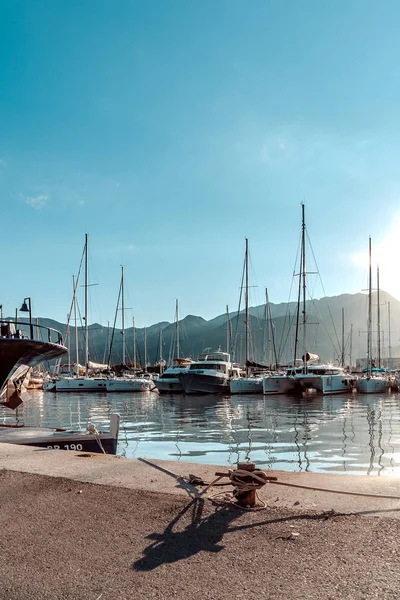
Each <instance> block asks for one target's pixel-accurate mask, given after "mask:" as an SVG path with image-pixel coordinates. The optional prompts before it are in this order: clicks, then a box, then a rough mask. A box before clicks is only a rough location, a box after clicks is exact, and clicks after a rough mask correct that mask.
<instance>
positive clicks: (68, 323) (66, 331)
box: [65, 249, 85, 335]
mask: <svg viewBox="0 0 400 600" xmlns="http://www.w3.org/2000/svg"><path fill="white" fill-rule="evenodd" d="M84 257H85V249H83V252H82V256H81V262H80V263H79V269H78V275H77V277H76V280H75V288H74V294H73V296H72V300H71V306H70V309H69V312H68V317H67V324H66V328H65V335H67V333H68V331H69V327H70V320H71V315H72V310H73V308H74V298H76V290H77V287H78V282H79V276H80V274H81V270H82V264H83V259H84ZM75 327H76V323H75Z"/></svg>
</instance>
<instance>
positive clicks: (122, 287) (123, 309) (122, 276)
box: [121, 266, 126, 365]
mask: <svg viewBox="0 0 400 600" xmlns="http://www.w3.org/2000/svg"><path fill="white" fill-rule="evenodd" d="M124 291H125V290H124V267H122V266H121V296H122V302H121V310H122V317H121V324H122V331H121V334H122V364H123V365H125V357H126V349H125V298H124Z"/></svg>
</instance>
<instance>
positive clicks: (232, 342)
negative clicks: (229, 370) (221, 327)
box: [231, 258, 246, 356]
mask: <svg viewBox="0 0 400 600" xmlns="http://www.w3.org/2000/svg"><path fill="white" fill-rule="evenodd" d="M245 270H246V258H245V259H244V261H243V272H242V281H241V285H240V294H239V306H238V310H237V316H236V328H235V334H234V336H233V341H232V340H231V344H232V352H231V354H232V356H233V354H234V352H233V350H234V349H235V350H236V344H237V336H238V329H239V318H240V307H241V304H242V295H243V282H244V276H245Z"/></svg>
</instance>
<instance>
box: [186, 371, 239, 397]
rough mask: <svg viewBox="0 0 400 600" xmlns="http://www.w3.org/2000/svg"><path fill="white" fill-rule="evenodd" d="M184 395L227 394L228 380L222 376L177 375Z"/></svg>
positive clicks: (201, 374)
mask: <svg viewBox="0 0 400 600" xmlns="http://www.w3.org/2000/svg"><path fill="white" fill-rule="evenodd" d="M178 379H179V382H180V384H181V385H182V387H183V389H184V391H185V394H224V393H225V394H229V379H228V378H227V377H225V376H223V375H206V374H204V373H189V372H188V373H182V374H180V375H178Z"/></svg>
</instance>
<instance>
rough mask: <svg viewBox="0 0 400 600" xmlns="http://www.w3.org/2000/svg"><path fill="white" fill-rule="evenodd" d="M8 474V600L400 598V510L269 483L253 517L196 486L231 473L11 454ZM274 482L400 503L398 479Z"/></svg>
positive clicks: (0, 569)
mask: <svg viewBox="0 0 400 600" xmlns="http://www.w3.org/2000/svg"><path fill="white" fill-rule="evenodd" d="M0 469H1V470H0V506H1V511H0V527H1V532H2V534H1V536H0V548H1V552H0V578H1V582H2V585H1V586H0V599H4V600H6V599H7V600H28V599H29V600H41V599H46V600H53V599H54V600H61V599H63V600H64V599H69V598H71V599H74V600H128V599H136V598H137V599H139V598H140V599H141V598H160V599H161V598H169V597H173V598H182V599H184V600H192V599H193V600H194V599H196V600H198V599H199V598H201V599H202V598H206V599H215V600H217V599H218V600H220V599H222V600H225V599H226V600H228V599H229V600H232V598H238V599H239V598H240V599H241V600H242V598H249V599H250V598H254V597H257V598H271V599H272V598H273V599H274V600H275V599H278V600H284V599H285V600H286V599H287V598H290V599H300V598H303V599H304V598H307V600H308V599H311V600H313V599H318V600H319V599H320V598H332V599H333V598H334V599H335V600H336V599H339V598H343V599H344V598H346V599H350V598H351V599H352V600H353V599H356V600H357V599H359V600H361V599H369V598H376V597H379V598H381V599H382V598H383V599H386V598H387V599H389V598H391V599H392V598H393V599H395V598H398V589H399V585H400V560H399V556H398V539H399V533H400V522H399V514H400V500H397V499H382V498H367V497H357V496H352V495H342V494H338V493H328V492H321V491H315V490H304V489H298V488H294V487H283V486H282V487H281V486H278V485H274V484H267V485H266V486H265V487H263V488H262V489H261V491H260V497H261V499H262V500H263V501H264V502H265V503H266V505H267V506H266V508H265V509H264V510H261V511H257V512H244V511H242V510H240V509H238V508H236V507H232V506H215V505H214V504H213V503H212V502H211V501H210V500H208V499H206V498H205V495H203V494H202V488H201V487H195V486H193V485H191V484H188V483H187V482H186V480H185V479H186V478H187V477H188V475H189V473H192V474H194V475H197V476H198V477H201V478H202V479H203V480H204V481H207V482H209V481H212V480H213V479H214V478H215V471H221V470H223V469H221V466H218V467H216V466H213V465H199V464H193V463H186V462H178V461H177V462H170V461H151V464H148V463H147V462H144V461H143V460H140V459H137V460H131V459H125V458H119V457H116V456H104V455H100V454H86V453H82V452H66V451H54V450H43V449H38V448H29V447H24V446H15V445H6V444H1V445H0ZM268 473H269V474H274V475H276V476H277V477H278V480H279V481H281V482H285V483H289V484H295V485H305V486H309V487H315V488H328V489H332V490H338V491H339V490H343V491H352V492H358V493H366V494H377V495H381V496H387V495H391V496H399V497H400V479H399V478H389V477H362V476H361V477H355V476H342V475H340V476H339V475H326V474H313V473H287V472H279V471H275V472H272V471H269V472H268ZM179 477H183V478H184V479H180V478H179ZM216 491H217V490H216V489H215V488H214V489H211V490H210V493H211V494H212V493H214V492H216Z"/></svg>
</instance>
